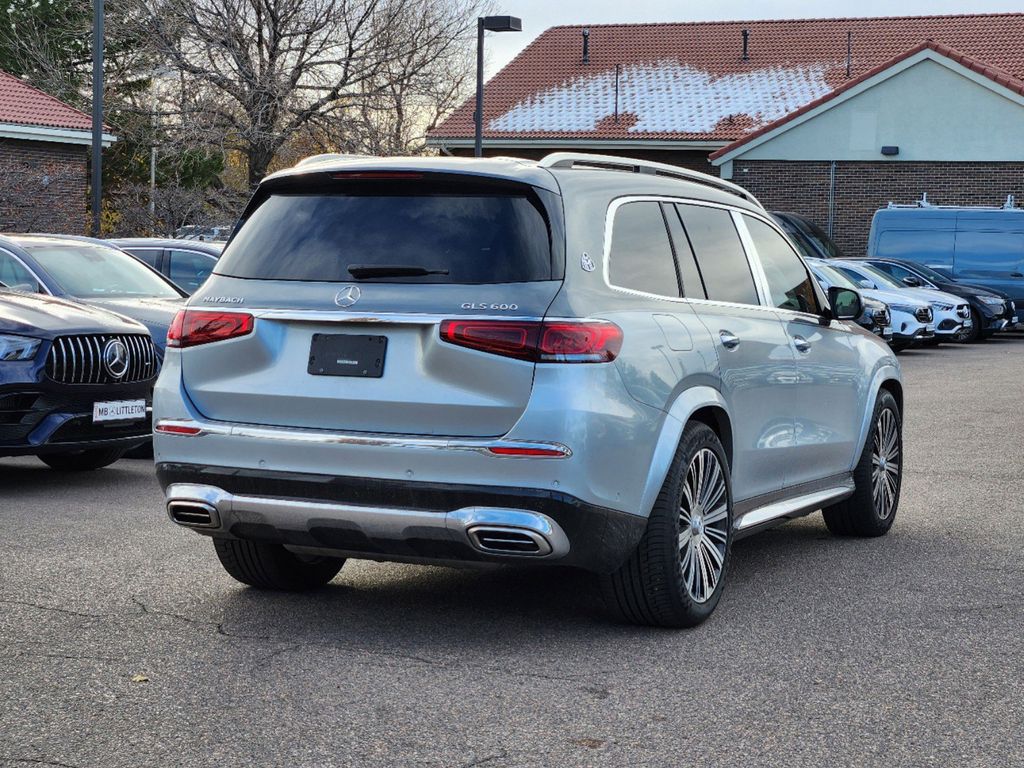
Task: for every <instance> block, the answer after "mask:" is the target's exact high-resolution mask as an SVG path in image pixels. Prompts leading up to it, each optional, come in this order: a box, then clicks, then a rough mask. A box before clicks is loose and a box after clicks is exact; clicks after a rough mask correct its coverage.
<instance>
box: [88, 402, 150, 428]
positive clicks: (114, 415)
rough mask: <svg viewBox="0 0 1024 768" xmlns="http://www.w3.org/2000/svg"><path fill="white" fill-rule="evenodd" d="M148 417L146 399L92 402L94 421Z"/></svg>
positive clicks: (138, 419) (129, 419)
mask: <svg viewBox="0 0 1024 768" xmlns="http://www.w3.org/2000/svg"><path fill="white" fill-rule="evenodd" d="M144 418H146V401H145V400H110V401H107V402H105V403H93V404H92V420H93V423H94V424H95V423H99V422H103V421H141V420H142V419H144Z"/></svg>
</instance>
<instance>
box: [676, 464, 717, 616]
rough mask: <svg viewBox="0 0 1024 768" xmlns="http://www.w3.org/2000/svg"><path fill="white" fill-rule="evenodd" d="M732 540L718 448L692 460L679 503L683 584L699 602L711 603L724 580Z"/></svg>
mask: <svg viewBox="0 0 1024 768" xmlns="http://www.w3.org/2000/svg"><path fill="white" fill-rule="evenodd" d="M728 541H729V497H728V494H727V493H726V487H725V473H724V472H723V471H722V465H721V463H720V462H719V460H718V456H717V455H716V454H715V453H714V451H712V450H710V449H708V448H701V449H700V450H699V451H698V452H697V453H696V454H695V455H694V457H693V459H691V461H690V466H689V467H688V468H687V470H686V479H685V480H684V482H683V498H682V502H681V503H680V505H679V558H680V567H681V569H682V576H683V584H685V585H686V590H687V592H689V593H690V597H691V598H692V599H693V600H694V601H695V602H698V603H705V602H707V601H708V600H709V599H710V598H711V596H712V595H713V594H714V592H715V588H716V587H717V586H718V583H719V581H721V579H722V570H723V568H724V567H725V556H726V547H727V544H728Z"/></svg>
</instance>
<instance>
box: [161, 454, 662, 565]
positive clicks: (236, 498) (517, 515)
mask: <svg viewBox="0 0 1024 768" xmlns="http://www.w3.org/2000/svg"><path fill="white" fill-rule="evenodd" d="M157 477H158V479H159V481H160V484H161V486H162V487H163V488H164V490H165V493H166V496H167V506H168V514H169V515H170V517H171V519H172V520H173V521H174V522H176V523H178V524H179V525H185V526H186V527H191V528H193V529H194V530H196V531H197V532H199V533H204V534H207V535H213V536H224V537H233V538H239V539H246V540H251V541H266V542H273V543H279V544H284V545H287V546H289V547H293V548H298V549H304V550H311V551H317V552H332V553H337V554H339V555H343V556H346V557H356V558H366V559H371V560H398V561H411V562H438V563H446V562H448V563H450V562H462V563H513V562H514V563H521V564H527V563H533V564H544V563H550V564H557V565H567V566H576V567H580V568H585V569H587V570H591V571H597V572H609V571H612V570H614V569H616V568H617V567H618V566H619V565H621V564H622V562H624V561H625V559H626V558H627V557H628V556H629V554H630V552H631V551H632V550H633V548H634V547H635V546H636V543H637V541H639V539H640V537H641V535H642V534H643V531H644V528H645V526H646V522H647V521H646V519H645V518H641V517H638V516H636V515H630V514H626V513H623V512H618V511H615V510H612V509H607V508H604V507H599V506H596V505H593V504H587V503H585V502H583V501H581V500H580V499H578V498H575V497H573V496H570V495H568V494H564V493H559V492H555V491H549V490H542V489H529V488H512V487H492V486H476V485H451V484H440V483H426V482H415V481H403V480H382V479H370V478H364V477H335V476H326V475H311V474H299V473H289V472H270V471H264V470H245V469H238V468H231V467H209V466H199V465H194V464H182V463H167V462H164V463H158V464H157ZM179 512H180V514H179ZM490 532H493V535H491V534H490ZM503 537H504V538H503ZM531 540H532V541H533V542H534V543H535V544H536V547H531V546H530V544H529V543H528V542H529V541H531ZM496 542H497V543H496ZM502 542H507V543H502ZM509 548H512V549H511V551H510V550H509Z"/></svg>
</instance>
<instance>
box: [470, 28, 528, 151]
mask: <svg viewBox="0 0 1024 768" xmlns="http://www.w3.org/2000/svg"><path fill="white" fill-rule="evenodd" d="M522 31H523V20H522V19H519V18H516V17H515V16H481V17H480V18H478V19H477V20H476V112H474V113H473V124H474V127H475V132H476V142H475V144H474V147H473V156H474V157H483V154H484V32H522Z"/></svg>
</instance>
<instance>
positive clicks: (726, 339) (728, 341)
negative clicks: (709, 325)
mask: <svg viewBox="0 0 1024 768" xmlns="http://www.w3.org/2000/svg"><path fill="white" fill-rule="evenodd" d="M718 337H719V338H720V339H721V340H722V346H723V347H725V348H726V349H736V347H738V346H739V345H740V337H739V336H737V335H736V334H735V333H732V332H731V331H719V332H718Z"/></svg>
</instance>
